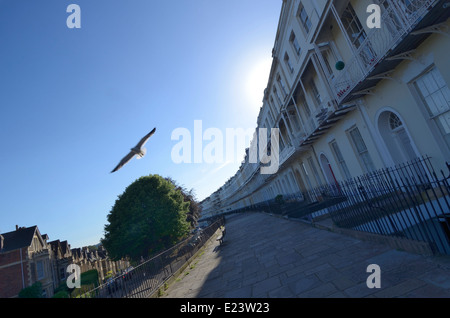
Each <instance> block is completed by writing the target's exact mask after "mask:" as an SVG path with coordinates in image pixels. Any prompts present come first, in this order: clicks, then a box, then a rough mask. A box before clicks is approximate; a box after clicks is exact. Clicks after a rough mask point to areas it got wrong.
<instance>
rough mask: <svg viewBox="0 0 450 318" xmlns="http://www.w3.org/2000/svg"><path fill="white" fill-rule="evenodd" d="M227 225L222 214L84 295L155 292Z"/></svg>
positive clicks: (145, 294)
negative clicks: (185, 237) (189, 235)
mask: <svg viewBox="0 0 450 318" xmlns="http://www.w3.org/2000/svg"><path fill="white" fill-rule="evenodd" d="M222 225H224V218H223V217H220V218H218V219H217V220H216V221H215V222H213V223H212V224H211V225H209V226H208V227H206V228H205V229H203V230H202V231H199V232H197V233H196V234H194V235H193V236H191V237H190V238H188V239H186V240H184V241H182V242H180V243H178V244H177V245H175V246H174V247H172V248H170V249H168V250H166V251H164V252H162V253H160V254H158V255H156V256H154V257H151V258H150V259H148V260H143V261H142V262H141V263H140V264H139V265H137V266H135V267H130V268H128V269H127V270H126V271H124V272H123V273H121V274H120V275H118V276H116V277H114V278H110V279H109V280H108V281H107V282H106V283H104V284H102V285H100V286H98V287H97V288H95V289H93V290H91V291H89V292H87V293H85V294H83V295H82V296H81V297H83V298H148V297H151V296H152V295H154V294H155V292H157V291H158V290H159V289H160V288H161V287H163V286H164V283H165V282H167V280H168V279H169V278H171V277H172V276H173V275H174V274H175V273H176V272H177V271H178V270H179V269H180V268H181V267H182V266H184V265H185V264H186V263H187V262H188V261H189V259H190V258H191V257H192V256H193V255H195V253H197V251H198V250H199V249H200V248H201V247H203V245H204V244H205V243H206V242H207V241H208V240H209V239H210V238H211V237H212V236H213V235H214V233H215V232H216V231H217V230H218V229H219V228H220V227H221V226H222Z"/></svg>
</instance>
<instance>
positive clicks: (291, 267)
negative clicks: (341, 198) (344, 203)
mask: <svg viewBox="0 0 450 318" xmlns="http://www.w3.org/2000/svg"><path fill="white" fill-rule="evenodd" d="M226 228H227V234H226V237H225V241H224V244H223V245H221V246H219V243H218V242H217V241H216V240H215V239H214V240H211V241H210V242H209V243H208V244H207V245H206V247H205V251H204V253H202V254H201V255H200V256H199V257H198V258H197V259H195V260H194V261H193V262H192V264H191V266H189V267H188V268H187V269H186V270H185V271H184V272H183V273H181V274H180V276H179V277H178V279H176V280H175V282H174V283H173V284H172V285H171V286H169V288H168V289H167V290H166V291H165V293H164V295H163V296H162V297H164V298H266V297H270V298H294V297H302V298H324V297H331V298H335V297H336V298H342V297H349V298H363V297H381V298H391V297H405V298H415V297H420V298H437V297H439V298H449V297H450V256H423V255H419V254H413V253H408V252H404V251H400V250H395V249H392V248H390V247H388V246H387V245H383V244H379V243H373V242H368V241H361V240H359V239H356V238H353V237H350V236H346V235H343V234H338V233H333V232H330V231H326V230H323V229H318V228H314V227H311V226H309V225H307V224H304V223H301V222H296V221H293V220H288V219H284V218H280V217H275V216H270V215H268V214H264V213H250V214H242V215H235V216H231V217H228V218H227V222H226ZM370 264H377V265H379V266H380V269H381V276H380V282H381V286H380V288H369V287H368V286H367V283H366V281H367V279H368V277H369V275H370V274H371V273H368V272H366V270H367V266H368V265H370Z"/></svg>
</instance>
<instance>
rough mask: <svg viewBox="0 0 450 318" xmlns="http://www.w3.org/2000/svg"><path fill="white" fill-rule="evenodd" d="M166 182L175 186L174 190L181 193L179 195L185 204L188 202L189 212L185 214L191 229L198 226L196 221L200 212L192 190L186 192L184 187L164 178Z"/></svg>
mask: <svg viewBox="0 0 450 318" xmlns="http://www.w3.org/2000/svg"><path fill="white" fill-rule="evenodd" d="M166 180H168V181H170V182H172V183H173V184H174V185H175V188H176V189H177V190H180V191H181V194H182V195H183V198H184V201H185V202H189V212H188V214H187V218H186V221H188V222H189V224H190V225H191V228H192V229H193V228H195V227H196V226H197V224H198V222H197V221H198V219H199V217H200V214H201V211H202V210H201V206H200V204H199V203H198V202H197V199H196V198H195V193H194V189H191V190H187V189H186V188H185V187H184V186H182V185H179V184H178V183H177V182H176V181H175V180H173V179H172V178H170V177H168V178H166Z"/></svg>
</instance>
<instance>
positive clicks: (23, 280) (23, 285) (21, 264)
mask: <svg viewBox="0 0 450 318" xmlns="http://www.w3.org/2000/svg"><path fill="white" fill-rule="evenodd" d="M19 251H20V268H21V270H22V288H25V278H24V276H23V260H22V248H20V249H19Z"/></svg>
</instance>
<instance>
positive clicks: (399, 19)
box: [329, 0, 448, 104]
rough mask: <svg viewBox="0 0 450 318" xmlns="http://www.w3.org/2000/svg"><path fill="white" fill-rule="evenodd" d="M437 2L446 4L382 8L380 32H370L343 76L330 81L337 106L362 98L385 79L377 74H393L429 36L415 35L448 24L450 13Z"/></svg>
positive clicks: (424, 0)
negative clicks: (444, 23) (439, 23)
mask: <svg viewBox="0 0 450 318" xmlns="http://www.w3.org/2000/svg"><path fill="white" fill-rule="evenodd" d="M438 2H439V3H441V4H443V3H444V2H445V1H438V0H410V1H389V2H388V3H390V4H389V5H388V6H386V7H384V8H382V15H381V28H378V29H377V28H373V29H371V30H370V31H369V32H368V33H367V37H366V38H365V40H364V41H363V42H362V43H361V45H360V46H359V47H358V49H357V50H356V51H355V54H354V55H353V56H352V58H351V59H350V60H349V61H348V62H347V64H346V66H345V68H344V69H343V70H342V71H341V72H340V74H338V75H337V76H336V77H334V78H330V79H329V82H330V84H331V87H332V90H334V93H335V98H336V101H337V102H338V104H342V103H345V102H348V101H350V100H352V99H353V98H356V97H357V96H361V95H363V94H364V92H365V91H367V90H368V89H369V88H370V87H373V86H374V85H375V84H376V83H375V82H373V81H374V80H375V81H379V80H381V79H382V78H385V77H384V76H378V77H377V76H374V75H375V74H383V75H385V73H386V72H389V71H391V70H393V69H394V68H395V66H397V65H398V64H399V63H400V62H401V61H402V59H404V58H405V57H406V58H408V56H407V53H408V52H409V51H410V50H412V49H414V48H415V47H417V46H418V45H419V44H420V41H422V40H424V38H425V37H426V36H428V35H426V34H425V35H424V34H422V33H420V34H421V35H422V36H419V35H416V33H415V32H412V31H417V30H418V29H423V28H426V27H429V26H431V25H433V24H435V23H438V22H443V21H445V19H446V17H448V13H445V11H446V10H445V9H442V5H439V6H438V5H437V3H438ZM406 3H408V4H406ZM367 78H369V81H366V79H367Z"/></svg>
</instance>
